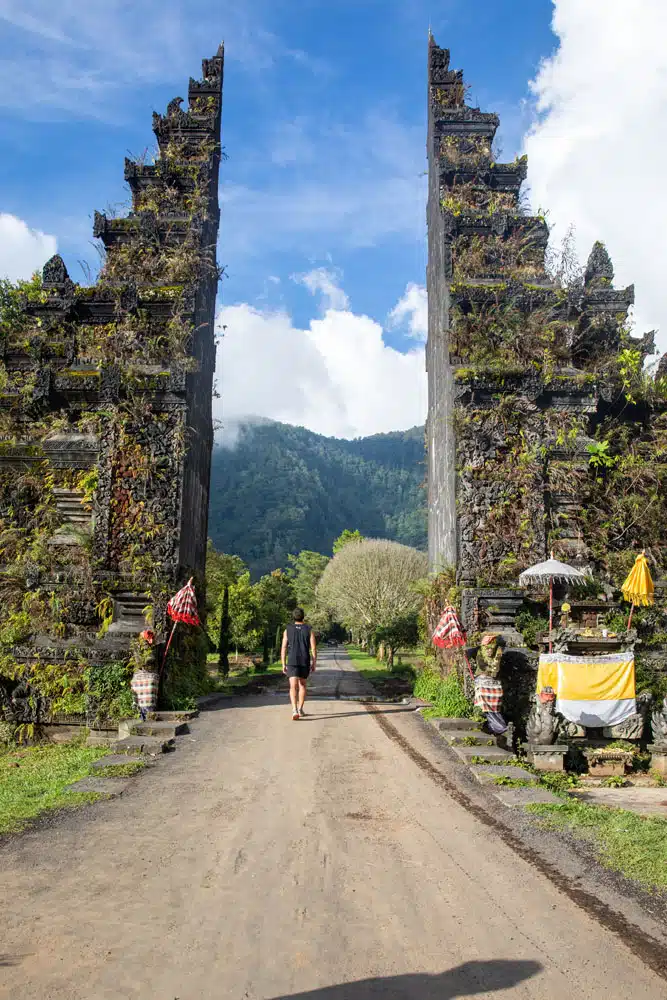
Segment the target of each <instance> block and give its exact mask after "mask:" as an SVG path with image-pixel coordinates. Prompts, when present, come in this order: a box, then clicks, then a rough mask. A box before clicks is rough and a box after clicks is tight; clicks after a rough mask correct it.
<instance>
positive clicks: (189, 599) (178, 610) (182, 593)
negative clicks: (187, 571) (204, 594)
mask: <svg viewBox="0 0 667 1000" xmlns="http://www.w3.org/2000/svg"><path fill="white" fill-rule="evenodd" d="M167 614H168V615H169V617H170V618H171V619H172V621H175V622H186V624H188V625H200V624H201V622H200V620H199V614H198V612H197V597H196V595H195V588H194V587H193V586H192V577H190V579H189V580H188V582H187V583H186V585H185V586H184V587H181V589H180V590H179V592H178V593H177V594H175V595H174V597H172V599H171V600H170V601H169V604H168V605H167Z"/></svg>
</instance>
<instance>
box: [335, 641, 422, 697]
mask: <svg viewBox="0 0 667 1000" xmlns="http://www.w3.org/2000/svg"><path fill="white" fill-rule="evenodd" d="M345 649H346V650H347V654H348V656H349V657H350V660H351V661H352V663H353V664H354V668H355V670H358V671H359V673H360V674H361V676H362V677H364V678H365V679H366V680H367V681H370V682H371V684H372V685H373V686H374V687H375V688H376V690H377V692H378V694H381V695H385V696H387V697H399V696H401V695H409V694H412V689H413V687H414V683H415V676H416V674H415V670H414V667H413V666H412V665H411V664H410V663H402V664H401V665H400V666H399V665H398V664H395V665H394V667H393V668H392V669H391V670H390V669H389V667H387V666H386V664H384V663H380V662H378V660H376V659H375V657H374V656H370V655H369V654H368V653H365V652H364V650H363V649H360V648H359V647H358V646H346V647H345Z"/></svg>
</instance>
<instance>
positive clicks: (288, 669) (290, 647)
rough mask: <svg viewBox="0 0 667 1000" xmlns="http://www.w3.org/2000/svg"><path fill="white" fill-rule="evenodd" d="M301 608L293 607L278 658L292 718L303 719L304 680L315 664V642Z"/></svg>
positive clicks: (313, 669) (295, 719)
mask: <svg viewBox="0 0 667 1000" xmlns="http://www.w3.org/2000/svg"><path fill="white" fill-rule="evenodd" d="M304 618H305V615H304V613H303V608H295V609H294V622H293V624H291V625H288V626H287V628H286V629H285V631H284V632H283V644H282V647H281V649H280V659H281V660H282V664H283V673H284V674H287V676H288V677H289V697H290V701H291V702H292V719H293V720H294V721H295V722H296V721H297V719H303V717H304V714H305V713H304V711H303V703H304V701H305V700H306V681H307V680H308V675H309V674H310V672H311V670H312V671H313V673H314V672H315V667H316V665H317V642H316V641H315V634H314V632H313V630H312V628H311V627H310V625H306V623H305V622H304Z"/></svg>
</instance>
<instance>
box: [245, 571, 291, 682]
mask: <svg viewBox="0 0 667 1000" xmlns="http://www.w3.org/2000/svg"><path fill="white" fill-rule="evenodd" d="M253 590H254V592H255V601H256V606H257V614H258V624H259V626H260V627H261V629H262V635H263V655H264V661H265V662H267V661H268V658H269V652H270V649H271V645H272V643H273V641H274V636H275V635H276V633H277V631H278V630H279V629H280V630H281V631H282V629H283V628H284V627H285V626H286V625H287V622H288V621H289V617H290V613H291V612H292V611H293V610H294V608H295V607H296V598H295V594H294V585H293V583H292V581H291V580H290V579H289V577H288V576H287V575H286V574H285V573H283V571H282V570H280V569H277V570H274V571H273V573H268V574H267V575H266V576H263V577H262V578H261V580H259V582H258V583H256V584H255V586H254V587H253ZM274 652H275V650H274Z"/></svg>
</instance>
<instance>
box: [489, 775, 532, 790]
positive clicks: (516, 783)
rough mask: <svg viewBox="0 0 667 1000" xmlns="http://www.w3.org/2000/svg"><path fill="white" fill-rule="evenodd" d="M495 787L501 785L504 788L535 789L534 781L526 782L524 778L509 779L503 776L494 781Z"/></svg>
mask: <svg viewBox="0 0 667 1000" xmlns="http://www.w3.org/2000/svg"><path fill="white" fill-rule="evenodd" d="M493 784H494V785H501V786H502V787H503V788H534V787H535V783H534V782H533V781H524V780H523V778H508V777H507V776H506V775H504V774H501V775H500V777H499V778H494V779H493Z"/></svg>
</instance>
